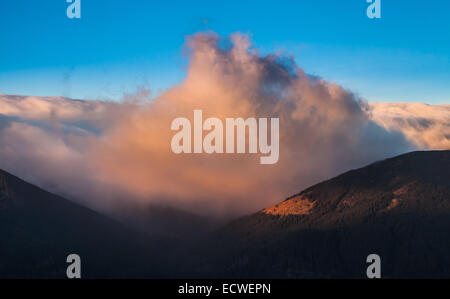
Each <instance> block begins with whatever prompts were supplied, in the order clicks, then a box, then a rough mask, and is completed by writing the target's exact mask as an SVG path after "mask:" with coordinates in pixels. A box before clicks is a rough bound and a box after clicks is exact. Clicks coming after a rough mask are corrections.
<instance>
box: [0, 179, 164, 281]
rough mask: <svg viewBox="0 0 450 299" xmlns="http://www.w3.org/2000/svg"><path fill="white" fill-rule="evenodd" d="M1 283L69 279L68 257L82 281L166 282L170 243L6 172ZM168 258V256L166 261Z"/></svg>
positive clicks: (0, 200)
mask: <svg viewBox="0 0 450 299" xmlns="http://www.w3.org/2000/svg"><path fill="white" fill-rule="evenodd" d="M0 236H1V242H0V278H1V277H4V278H5V277H7V278H13V277H25V278H32V277H39V278H48V277H55V278H65V277H66V268H67V266H68V264H67V263H66V257H67V256H68V255H69V254H72V253H76V254H78V255H80V257H81V264H82V273H81V274H82V277H84V278H89V277H105V278H106V277H164V276H165V275H166V272H165V271H166V270H167V269H166V267H167V260H166V259H169V252H170V251H168V248H169V246H170V241H169V240H166V239H164V238H160V237H154V236H149V235H148V234H143V233H137V232H135V231H133V230H131V229H129V228H128V227H127V226H125V225H123V224H122V223H119V222H116V221H114V220H112V219H110V218H108V217H106V216H103V215H101V214H99V213H97V212H94V211H92V210H90V209H87V208H85V207H82V206H79V205H77V204H75V203H72V202H70V201H68V200H66V199H64V198H61V197H59V196H56V195H54V194H51V193H49V192H46V191H44V190H42V189H39V188H37V187H35V186H33V185H30V184H28V183H26V182H24V181H22V180H20V179H19V178H17V177H15V176H13V175H10V174H8V173H6V172H3V171H0ZM162 252H165V254H164V255H161V253H162Z"/></svg>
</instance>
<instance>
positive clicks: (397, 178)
mask: <svg viewBox="0 0 450 299" xmlns="http://www.w3.org/2000/svg"><path fill="white" fill-rule="evenodd" d="M211 243H212V244H223V246H220V247H214V248H212V247H211V246H206V249H204V251H202V252H200V253H197V254H198V256H199V260H200V261H201V263H202V266H201V267H200V268H199V269H200V270H199V272H198V273H197V274H196V275H200V276H221V277H223V276H226V277H365V275H366V268H367V264H366V257H367V256H368V255H369V254H371V253H376V254H379V255H380V256H381V259H382V274H383V276H384V277H450V254H449V252H450V151H427V152H412V153H408V154H405V155H401V156H398V157H395V158H391V159H387V160H384V161H379V162H376V163H374V164H371V165H369V166H367V167H364V168H361V169H357V170H352V171H349V172H347V173H344V174H342V175H340V176H337V177H335V178H333V179H331V180H328V181H325V182H322V183H320V184H317V185H315V186H312V187H310V188H308V189H306V190H304V191H302V192H301V193H299V194H296V195H294V196H292V197H290V198H288V199H286V200H285V201H284V202H281V203H280V204H278V205H276V206H273V207H270V208H268V209H264V210H262V211H260V212H258V213H255V214H253V215H249V216H246V217H243V218H240V219H238V220H236V221H233V222H232V223H231V224H229V225H228V226H226V227H225V228H224V229H222V230H220V231H219V232H217V234H216V235H215V237H214V238H213V239H212V240H211ZM205 256H208V257H209V258H207V259H205V258H204V257H205Z"/></svg>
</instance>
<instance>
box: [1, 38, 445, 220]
mask: <svg viewBox="0 0 450 299" xmlns="http://www.w3.org/2000/svg"><path fill="white" fill-rule="evenodd" d="M187 46H188V48H189V49H190V56H189V67H188V69H187V76H186V78H185V80H184V81H183V82H182V83H181V84H179V85H177V86H174V87H172V88H170V89H168V90H167V91H166V92H164V93H163V94H161V95H160V96H158V97H157V98H154V99H149V94H148V92H147V91H145V90H141V91H140V92H138V93H137V94H135V95H128V96H127V97H126V99H124V101H122V102H120V103H112V102H102V101H74V100H70V99H66V98H59V97H58V98H45V97H44V98H42V97H41V98H39V97H20V96H7V95H3V96H0V168H3V169H5V170H7V171H10V172H12V173H13V174H16V175H18V176H21V177H22V178H24V179H26V180H28V181H30V182H32V183H35V184H38V185H39V186H42V187H44V188H47V189H50V190H52V191H54V192H58V193H60V194H62V195H65V196H68V197H70V198H72V199H76V200H79V201H82V202H83V203H84V204H87V205H89V206H92V207H96V208H99V209H102V208H103V209H105V208H111V207H113V206H116V205H115V203H116V202H117V201H120V202H138V203H156V204H158V203H162V204H168V205H172V206H175V207H178V208H181V209H186V210H189V211H192V212H194V213H199V214H209V215H219V214H220V215H224V214H233V215H234V214H242V213H248V212H253V211H256V210H259V209H262V208H264V207H267V206H269V205H272V204H274V203H276V202H279V201H280V200H282V199H283V198H285V197H287V196H289V195H291V194H293V193H295V192H298V191H300V190H301V189H303V188H305V187H307V186H309V185H311V184H313V183H317V182H319V181H321V180H324V179H327V178H329V177H331V176H333V175H336V174H338V173H340V172H342V171H346V170H349V169H351V168H355V167H359V166H363V165H364V164H367V163H370V162H373V161H375V160H378V159H381V158H385V157H388V156H392V155H395V154H399V153H402V152H405V151H409V150H412V149H414V148H433V147H435V146H437V145H439V146H441V147H447V148H448V143H445V142H441V143H435V141H436V140H439V138H441V137H442V136H440V135H439V130H438V129H436V130H435V131H434V133H430V136H429V137H427V138H425V137H423V136H422V137H423V138H422V139H420V142H416V141H417V140H419V139H417V140H416V139H415V138H416V137H414V136H415V134H416V133H414V128H416V129H417V127H414V125H411V122H410V121H408V120H406V119H405V118H402V117H403V116H401V115H400V116H398V118H399V119H403V121H404V122H405V123H402V125H399V123H400V122H401V121H399V120H395V121H392V119H393V118H394V117H390V118H386V117H385V114H384V112H383V109H385V108H386V107H384V106H382V105H381V104H380V105H377V106H373V105H369V104H367V103H365V102H363V101H362V100H361V99H359V98H358V97H357V96H356V95H354V94H353V93H351V92H350V91H348V90H345V89H343V88H342V87H340V86H338V85H336V84H334V83H330V82H326V81H324V80H322V79H321V78H318V77H313V76H309V75H307V74H305V73H304V72H303V70H302V69H301V68H299V67H298V66H297V65H296V64H295V63H294V59H293V57H290V56H283V55H272V54H270V55H267V56H261V55H259V54H258V53H257V52H256V51H255V50H254V49H253V48H252V47H251V45H250V42H249V40H248V39H247V37H246V36H244V35H240V34H235V35H233V36H231V37H230V38H229V39H223V38H220V37H219V36H217V35H215V34H214V33H202V34H196V35H194V36H192V37H190V38H189V39H188V41H187ZM195 109H201V110H202V111H203V115H204V116H203V117H204V118H208V117H217V118H221V119H225V118H227V117H232V118H237V117H242V118H244V119H245V118H248V117H255V118H263V117H265V118H279V119H280V156H279V161H278V163H277V164H274V165H261V164H260V163H259V155H248V154H239V155H236V154H234V155H231V154H230V155H224V154H211V155H209V154H198V155H196V154H184V155H176V154H174V153H173V152H172V150H171V147H170V144H171V138H172V136H173V135H174V134H175V132H173V131H171V130H170V125H171V122H172V120H173V119H175V118H177V117H186V118H188V119H190V120H191V122H193V111H194V110H195ZM389 109H391V108H389ZM390 111H392V110H390ZM444 114H445V113H444ZM390 115H391V114H390ZM418 115H420V114H418ZM418 115H416V116H417V117H418ZM434 116H435V112H434V111H431V110H430V111H429V114H427V115H426V116H423V117H424V119H431V118H433V121H434V124H436V126H442V128H445V130H443V131H441V133H442V132H448V127H449V123H448V122H441V121H442V120H443V119H444V118H445V117H444V118H439V119H434ZM394 122H395V124H394ZM419 122H420V121H419ZM421 123H422V125H424V124H425V122H423V121H422V122H421ZM437 123H439V124H437ZM406 124H408V125H406ZM436 128H437V127H436ZM441 135H442V134H441ZM405 137H406V138H405ZM447 137H448V136H446V137H445V138H447ZM447 141H448V139H447Z"/></svg>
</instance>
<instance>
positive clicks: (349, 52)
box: [0, 0, 450, 104]
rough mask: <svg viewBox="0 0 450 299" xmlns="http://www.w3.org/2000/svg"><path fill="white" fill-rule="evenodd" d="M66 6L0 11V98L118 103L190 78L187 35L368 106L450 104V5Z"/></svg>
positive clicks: (5, 1) (359, 0)
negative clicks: (335, 88) (245, 52)
mask: <svg viewBox="0 0 450 299" xmlns="http://www.w3.org/2000/svg"><path fill="white" fill-rule="evenodd" d="M68 5H69V4H68V3H66V1H65V0H41V1H39V0H34V1H17V0H2V1H1V2H0V37H1V47H0V93H6V94H25V95H41V96H46V95H62V96H68V97H72V98H79V99H86V98H88V99H110V100H117V99H120V98H121V97H122V95H123V94H124V93H130V92H134V91H136V90H137V89H138V88H140V87H144V88H149V89H151V90H152V91H153V94H157V93H159V92H161V91H162V90H164V89H165V88H167V87H170V86H172V85H174V84H176V83H178V82H180V81H181V80H182V79H183V77H184V76H185V68H186V64H187V62H186V58H185V57H184V56H183V54H182V53H183V44H184V41H185V38H186V36H188V35H191V34H193V33H196V32H199V31H206V30H212V31H215V32H217V33H218V34H220V35H222V36H227V35H229V34H230V33H234V32H242V33H247V34H249V35H250V38H251V40H252V41H253V43H254V45H255V46H256V48H257V49H259V50H260V52H261V53H263V54H264V53H268V52H271V51H286V52H288V53H292V54H294V55H295V57H296V60H297V63H298V64H299V66H300V67H302V68H303V69H304V70H305V71H306V72H307V73H311V74H314V75H318V76H321V77H323V78H325V79H327V80H331V81H334V82H337V83H339V84H341V85H343V86H344V87H345V88H348V89H350V90H352V91H354V92H356V93H358V94H359V95H361V96H362V97H363V98H365V99H367V100H369V101H420V102H426V103H436V104H437V103H450V17H449V16H450V1H445V0H430V1H418V0H413V1H407V0H381V14H382V18H381V19H369V18H367V16H366V8H367V6H368V5H369V4H368V3H366V1H365V0H345V1H344V0H341V1H338V0H321V1H317V0H289V1H288V0H277V1H264V0H257V1H254V0H239V1H235V0H227V1H216V0H209V1H200V0H192V1H161V2H156V1H150V0H145V1H144V0H129V1H119V0H109V1H108V0H81V14H82V18H81V19H68V18H67V16H66V8H67V6H68Z"/></svg>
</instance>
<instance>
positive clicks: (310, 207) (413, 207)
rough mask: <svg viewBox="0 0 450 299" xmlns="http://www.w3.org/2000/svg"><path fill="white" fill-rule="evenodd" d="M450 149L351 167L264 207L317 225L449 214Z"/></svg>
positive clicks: (279, 214)
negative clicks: (411, 214) (387, 216)
mask: <svg viewBox="0 0 450 299" xmlns="http://www.w3.org/2000/svg"><path fill="white" fill-rule="evenodd" d="M449 194H450V151H421V152H412V153H408V154H404V155H401V156H398V157H395V158H390V159H386V160H383V161H379V162H376V163H373V164H371V165H368V166H366V167H363V168H360V169H356V170H351V171H348V172H346V173H344V174H342V175H339V176H337V177H335V178H333V179H330V180H327V181H324V182H322V183H319V184H317V185H314V186H312V187H310V188H308V189H306V190H304V191H302V192H300V193H299V194H296V195H294V196H292V197H290V198H288V199H286V200H285V201H283V202H281V203H279V204H277V205H275V206H273V207H271V208H268V209H264V210H263V211H262V212H263V213H266V214H269V215H275V216H280V217H286V216H290V215H292V216H298V217H300V216H301V217H302V218H304V220H305V223H310V224H315V225H325V224H338V223H346V222H351V221H354V220H356V219H360V220H362V219H367V218H370V217H375V216H377V215H381V214H383V213H388V212H389V213H394V212H395V213H400V212H402V213H406V212H416V213H421V214H433V213H434V214H441V213H449V214H450V197H449V196H448V195H449Z"/></svg>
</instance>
